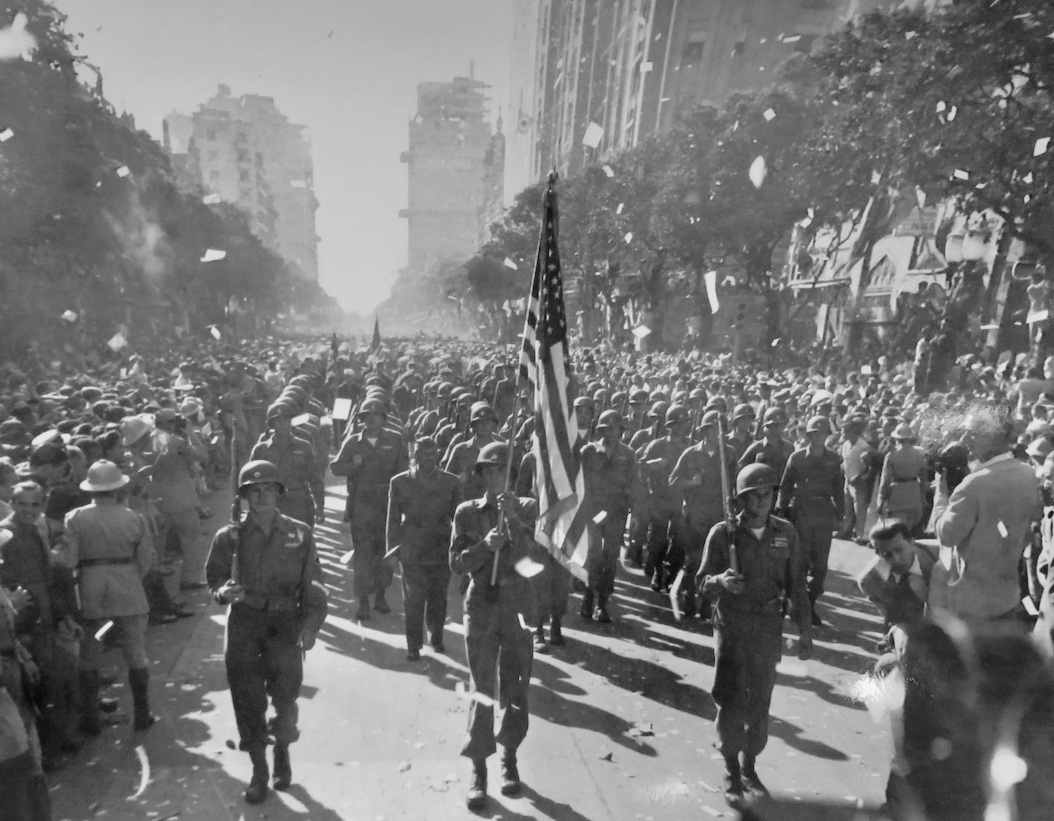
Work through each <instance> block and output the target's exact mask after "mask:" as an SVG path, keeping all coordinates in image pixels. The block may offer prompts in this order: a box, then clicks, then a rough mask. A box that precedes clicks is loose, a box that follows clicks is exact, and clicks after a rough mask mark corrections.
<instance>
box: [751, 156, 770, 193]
mask: <svg viewBox="0 0 1054 821" xmlns="http://www.w3.org/2000/svg"><path fill="white" fill-rule="evenodd" d="M748 174H749V176H750V181H751V182H752V183H753V184H754V187H755V188H761V186H762V185H763V184H764V183H765V177H767V176H768V174H769V167H768V165H767V164H766V162H765V158H764V157H757V158H756V159H755V160H754V162H752V163H751V164H750V171H749V172H748Z"/></svg>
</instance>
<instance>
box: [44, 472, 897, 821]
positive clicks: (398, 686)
mask: <svg viewBox="0 0 1054 821" xmlns="http://www.w3.org/2000/svg"><path fill="white" fill-rule="evenodd" d="M329 492H330V495H329V498H328V500H327V520H326V522H325V523H324V524H322V525H320V526H319V527H318V528H316V533H317V534H318V536H319V541H320V548H321V549H320V552H321V555H322V559H323V563H324V566H325V571H326V583H327V585H328V588H329V592H330V597H331V598H330V604H331V607H330V616H329V619H328V621H327V623H326V625H325V626H324V627H323V630H322V633H321V634H320V636H319V642H318V645H317V646H316V647H315V649H314V650H312V651H311V653H309V655H308V658H307V665H306V670H305V683H304V688H303V691H302V698H301V701H300V705H301V714H300V715H301V720H300V727H301V731H302V737H301V740H300V741H299V742H298V743H297V744H296V745H294V747H293V748H292V753H293V773H294V779H293V780H294V785H293V787H292V789H291V790H290V791H289V792H288V793H285V794H281V793H272V794H271V796H270V797H269V798H268V800H267V802H266V803H264V804H263V805H261V806H259V807H250V806H248V805H246V804H245V803H244V802H243V800H242V792H243V790H244V789H245V786H246V784H247V782H248V779H249V775H250V764H249V758H248V756H247V755H246V754H244V753H240V752H237V751H236V749H235V748H236V746H237V734H236V731H235V726H234V717H233V713H232V710H231V705H230V698H229V695H228V693H227V688H226V679H225V675H224V669H223V655H222V654H223V622H224V615H223V609H222V608H220V607H219V606H217V605H214V604H207V603H206V596H205V594H204V593H198V594H194V596H195V599H196V601H197V604H198V608H199V610H200V615H199V616H197V617H195V618H193V619H185V620H182V621H180V622H179V623H177V624H175V625H171V626H167V627H160V628H151V630H150V634H149V639H150V643H149V650H150V654H151V659H152V665H153V666H152V675H153V679H152V695H153V699H154V710H155V712H156V713H157V714H158V715H160V716H161V717H162V721H161V722H159V723H158V724H157V725H155V726H154V727H153V728H152V729H151V730H150V731H149V732H147V733H142V734H139V735H138V736H136V735H133V733H132V731H131V727H130V726H129V725H128V724H125V725H122V726H119V727H115V728H109V729H107V730H105V731H104V734H103V736H102V737H101V738H99V739H97V740H94V741H93V742H92V743H91V744H90V745H89V746H88V747H86V748H85V750H84V751H82V753H80V754H79V755H77V756H75V757H74V758H73V759H72V760H71V763H70V764H69V765H68V766H67V767H66V768H65V769H63V770H62V771H60V772H58V773H56V774H54V776H53V777H52V796H53V800H54V804H55V813H54V817H55V818H56V819H71V821H72V820H73V819H83V818H103V819H114V820H116V821H124V819H129V820H130V819H151V820H152V821H164V820H165V819H175V818H178V819H179V821H216V820H217V819H240V818H245V819H264V818H266V819H272V821H274V820H275V819H278V820H279V821H282V820H283V819H295V818H310V819H312V821H335V820H336V819H355V821H358V819H378V820H379V819H388V820H389V821H393V820H394V819H414V820H415V821H421V820H422V819H427V820H428V821H431V820H432V819H435V820H436V821H441V820H442V819H453V818H459V819H460V818H465V817H468V816H469V815H470V814H469V813H468V811H467V810H465V809H464V792H465V789H466V787H467V782H468V776H469V763H468V761H467V760H466V759H462V758H460V757H459V756H458V749H459V747H460V744H461V740H462V735H463V732H464V727H465V721H466V707H467V701H466V696H465V691H466V687H467V682H468V672H467V668H466V666H465V654H464V646H463V642H462V641H461V636H462V628H461V611H460V597H459V596H458V594H457V589H456V579H455V580H454V581H453V582H452V587H451V596H450V601H451V608H450V616H449V622H448V624H447V636H446V646H447V649H448V655H443V656H437V655H434V654H432V653H431V651H430V650H429V649H428V648H427V647H426V648H425V650H424V651H423V658H422V660H421V661H420V662H417V663H411V662H407V661H406V654H405V645H404V640H403V635H402V611H401V600H400V598H401V597H400V595H399V593H398V586H397V585H398V579H397V580H396V586H395V587H393V589H392V593H393V595H390V596H389V602H390V603H391V604H392V605H393V611H394V612H393V613H392V614H391V615H388V616H376V615H375V616H374V618H373V619H371V620H370V621H369V622H367V623H365V624H358V623H356V622H355V621H354V620H353V619H354V612H355V607H354V603H353V602H352V600H351V599H350V598H349V593H348V591H349V590H350V586H351V585H350V580H351V571H350V569H348V568H347V567H345V566H344V565H342V564H341V563H340V557H341V555H342V554H344V553H345V552H346V551H347V549H348V546H347V535H346V528H345V527H343V526H340V527H338V526H337V524H336V523H337V522H338V521H339V520H340V511H341V510H342V508H343V502H344V498H343V489H342V487H340V486H337V485H331V487H330V491H329ZM228 505H229V501H228V499H227V498H224V496H223V494H217V496H216V497H215V498H214V499H213V500H212V508H213V510H214V511H215V515H214V517H213V518H211V519H209V520H207V522H206V524H207V525H208V526H209V530H210V531H211V530H214V529H215V527H216V526H218V524H219V523H222V522H223V521H224V520H225V519H226V516H227V511H228V510H229V507H228ZM867 554H868V551H867V549H865V548H861V547H858V546H856V545H854V544H851V543H847V542H836V545H835V548H834V550H833V551H832V557H831V573H830V575H829V576H828V579H829V584H830V586H831V591H830V592H829V593H828V594H827V595H826V596H825V598H824V600H823V602H822V603H821V604H822V610H823V613H824V615H825V617H829V623H830V626H829V627H827V628H825V629H824V630H822V631H820V632H819V641H818V642H817V653H816V658H815V659H814V660H811V661H809V662H806V663H802V662H798V661H797V659H796V658H795V657H794V656H793V655H788V656H787V657H786V660H785V663H784V668H785V671H784V673H783V674H782V675H781V676H780V678H779V682H778V684H777V687H776V691H775V694H774V698H773V706H772V711H773V721H772V725H771V733H772V739H771V741H770V743H769V746H768V748H767V749H766V751H765V753H764V754H763V756H762V757H761V758H760V759H759V766H758V772H759V775H760V776H761V778H762V779H763V780H764V781H765V783H766V784H767V785H768V786H769V787H770V789H772V791H773V792H774V793H782V794H785V795H788V796H791V797H800V798H802V799H809V798H816V797H818V796H819V797H823V798H828V799H836V800H847V801H851V802H855V801H857V800H858V799H859V800H862V801H864V802H865V803H867V804H877V803H880V802H881V798H882V792H883V788H884V785H885V777H886V767H887V761H888V750H889V732H888V729H887V728H886V726H884V725H879V724H875V723H874V722H873V721H872V720H871V718H870V716H869V714H868V712H867V710H866V709H865V708H864V707H863V706H862V705H860V704H856V703H854V702H853V701H852V699H851V696H850V694H851V693H852V691H853V689H854V685H856V684H857V682H859V680H860V675H861V673H862V672H863V671H864V670H866V669H867V668H868V666H869V663H870V660H871V658H872V648H873V645H874V642H875V640H876V639H877V638H878V633H877V630H878V628H879V621H878V619H877V617H876V616H874V615H873V613H872V610H871V608H870V606H869V605H868V604H867V602H866V601H863V600H862V599H861V598H860V596H859V595H858V594H857V593H856V592H855V587H854V586H853V585H852V583H851V577H852V574H853V573H854V572H855V571H856V570H857V569H859V568H860V567H861V566H862V565H863V563H864V562H865V561H866V559H867ZM659 604H660V601H659V599H658V597H657V596H656V594H654V593H653V592H652V591H651V590H650V589H648V588H647V586H646V584H645V583H644V579H643V576H642V575H640V574H636V575H635V574H633V573H632V572H627V571H625V570H622V571H620V576H619V582H618V591H617V595H616V607H615V610H614V612H613V615H614V616H615V623H613V624H610V625H595V624H592V623H590V624H585V623H583V622H582V620H581V619H579V618H578V616H577V615H576V614H575V615H569V616H568V618H567V620H566V624H567V629H566V636H567V638H568V643H567V646H566V647H564V648H561V649H559V650H558V651H557V652H555V653H554V654H553V655H550V656H536V657H535V664H534V672H533V677H532V681H533V686H532V688H531V729H530V732H529V734H528V737H527V741H526V742H525V744H524V746H523V748H522V749H521V752H520V762H521V763H520V772H521V776H522V777H523V780H524V785H525V789H524V792H523V795H522V796H520V797H518V798H515V799H508V798H504V797H502V796H501V795H499V794H497V792H498V791H497V782H498V762H497V759H491V774H492V777H491V785H492V790H491V792H492V798H491V801H490V804H489V807H488V809H487V810H485V811H484V812H483V813H482V817H485V818H495V819H496V818H501V819H554V821H584V820H585V819H590V821H593V820H594V819H596V820H597V821H600V820H601V819H615V820H616V821H623V819H626V820H627V821H628V820H629V819H643V820H644V821H650V820H651V819H655V821H658V819H681V818H684V819H688V818H699V817H700V816H701V815H702V816H712V817H721V816H724V817H732V816H734V813H731V812H730V811H729V810H728V809H727V808H726V807H725V805H724V803H723V800H722V796H721V794H720V792H719V791H718V789H719V787H720V784H721V773H722V763H721V760H720V756H719V755H718V753H717V751H716V750H715V749H714V746H713V744H714V741H715V739H716V735H715V732H714V727H713V716H714V706H713V702H712V700H711V699H710V696H709V689H710V686H711V684H712V680H713V667H712V665H713V640H712V638H711V636H710V635H709V629H708V628H705V629H704V628H703V626H702V625H700V624H699V623H698V622H694V623H693V624H692V625H691V626H690V627H683V626H678V625H676V624H674V622H673V620H672V618H671V617H670V615H669V612H668V607H666V608H662V607H659V606H657V605H659ZM577 606H578V597H577V596H576V597H575V598H574V599H573V600H572V610H573V611H574V612H575V613H577ZM107 660H108V661H109V662H110V664H116V663H117V658H116V656H115V655H111V656H109V657H108V659H107ZM110 692H111V693H120V694H121V696H122V698H123V699H125V700H126V701H127V700H128V696H127V692H126V688H114V689H113V690H111V691H110ZM126 709H128V710H129V711H130V704H128V705H126ZM137 744H141V745H142V747H143V752H144V753H145V756H146V760H147V761H148V762H149V780H148V781H147V782H146V783H145V787H144V786H143V770H142V765H141V757H140V755H139V754H137V752H136V749H135V747H136V745H137ZM140 790H141V792H140Z"/></svg>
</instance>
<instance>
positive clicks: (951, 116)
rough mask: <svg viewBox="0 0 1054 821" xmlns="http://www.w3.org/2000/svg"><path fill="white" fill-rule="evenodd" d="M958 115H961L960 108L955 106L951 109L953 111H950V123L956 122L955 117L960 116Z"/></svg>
mask: <svg viewBox="0 0 1054 821" xmlns="http://www.w3.org/2000/svg"><path fill="white" fill-rule="evenodd" d="M958 113H959V107H958V106H954V105H953V106H952V107H951V110H950V111H948V122H951V121H952V120H954V119H955V115H956V114H958Z"/></svg>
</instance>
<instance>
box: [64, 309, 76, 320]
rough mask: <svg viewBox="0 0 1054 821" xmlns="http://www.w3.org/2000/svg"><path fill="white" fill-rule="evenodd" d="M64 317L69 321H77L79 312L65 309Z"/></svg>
mask: <svg viewBox="0 0 1054 821" xmlns="http://www.w3.org/2000/svg"><path fill="white" fill-rule="evenodd" d="M62 318H63V319H65V320H66V321H67V322H76V321H77V314H76V312H75V311H63V312H62Z"/></svg>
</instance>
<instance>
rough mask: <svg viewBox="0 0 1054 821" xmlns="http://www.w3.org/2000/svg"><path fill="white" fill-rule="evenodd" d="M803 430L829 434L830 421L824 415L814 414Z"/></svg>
mask: <svg viewBox="0 0 1054 821" xmlns="http://www.w3.org/2000/svg"><path fill="white" fill-rule="evenodd" d="M805 432H806V433H827V434H829V433H830V432H831V421H830V420H829V419H828V418H827V417H826V416H814V417H812V418H811V419H810V420H809V423H808V424H807V425H806V426H805Z"/></svg>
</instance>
